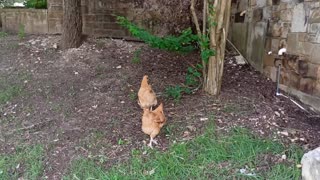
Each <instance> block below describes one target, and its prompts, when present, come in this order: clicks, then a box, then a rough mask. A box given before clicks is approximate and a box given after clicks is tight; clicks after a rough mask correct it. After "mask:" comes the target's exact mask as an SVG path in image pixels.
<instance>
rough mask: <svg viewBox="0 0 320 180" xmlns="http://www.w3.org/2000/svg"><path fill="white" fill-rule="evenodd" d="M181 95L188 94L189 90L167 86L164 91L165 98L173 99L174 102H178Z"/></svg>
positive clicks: (177, 86)
mask: <svg viewBox="0 0 320 180" xmlns="http://www.w3.org/2000/svg"><path fill="white" fill-rule="evenodd" d="M183 93H186V94H190V93H191V90H190V89H189V88H186V87H181V86H179V85H176V86H169V87H167V88H166V90H165V96H166V97H167V98H173V99H174V101H175V102H179V101H180V99H181V97H182V94H183Z"/></svg>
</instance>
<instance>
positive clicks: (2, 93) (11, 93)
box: [0, 85, 22, 104]
mask: <svg viewBox="0 0 320 180" xmlns="http://www.w3.org/2000/svg"><path fill="white" fill-rule="evenodd" d="M21 91H22V87H21V86H18V85H10V86H5V87H4V88H0V104H3V103H6V102H7V101H10V100H12V99H13V98H14V97H16V96H18V95H20V93H21Z"/></svg>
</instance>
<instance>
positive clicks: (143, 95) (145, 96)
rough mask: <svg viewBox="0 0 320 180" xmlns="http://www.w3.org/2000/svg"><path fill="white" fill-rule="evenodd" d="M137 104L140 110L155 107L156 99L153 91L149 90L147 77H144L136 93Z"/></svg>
mask: <svg viewBox="0 0 320 180" xmlns="http://www.w3.org/2000/svg"><path fill="white" fill-rule="evenodd" d="M138 98H139V101H138V104H139V105H140V107H141V108H142V109H145V108H148V109H149V108H150V107H151V108H152V106H155V105H157V97H156V94H155V93H154V91H153V90H152V88H151V85H149V84H148V76H147V75H144V76H143V79H142V82H141V87H140V89H139V92H138Z"/></svg>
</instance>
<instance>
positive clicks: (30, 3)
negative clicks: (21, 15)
mask: <svg viewBox="0 0 320 180" xmlns="http://www.w3.org/2000/svg"><path fill="white" fill-rule="evenodd" d="M24 5H25V7H26V8H35V9H47V0H27V1H25V2H24Z"/></svg>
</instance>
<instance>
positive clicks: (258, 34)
mask: <svg viewBox="0 0 320 180" xmlns="http://www.w3.org/2000/svg"><path fill="white" fill-rule="evenodd" d="M241 13H242V14H241ZM241 15H242V16H241ZM231 22H232V23H231V33H230V34H229V38H231V40H232V41H233V42H234V43H235V45H236V46H237V47H238V48H239V49H240V51H241V52H242V53H243V55H244V56H245V57H246V58H247V59H248V60H249V62H250V63H251V64H252V65H253V66H254V67H255V68H256V69H258V70H260V71H261V72H264V73H265V74H266V75H267V76H269V77H270V78H271V79H272V80H274V81H275V80H276V71H277V69H276V67H275V65H274V60H275V58H278V56H277V54H278V51H279V49H281V48H286V49H287V55H286V56H283V57H282V59H283V60H282V61H281V62H282V69H281V80H280V83H281V84H282V86H281V87H282V88H283V89H284V90H286V91H290V92H291V93H292V94H294V95H296V96H298V97H299V98H300V99H301V100H302V101H303V102H305V103H308V104H310V105H313V106H314V107H315V108H317V109H318V110H320V2H319V0H248V1H242V0H233V3H232V21H231ZM269 52H272V54H269Z"/></svg>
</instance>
